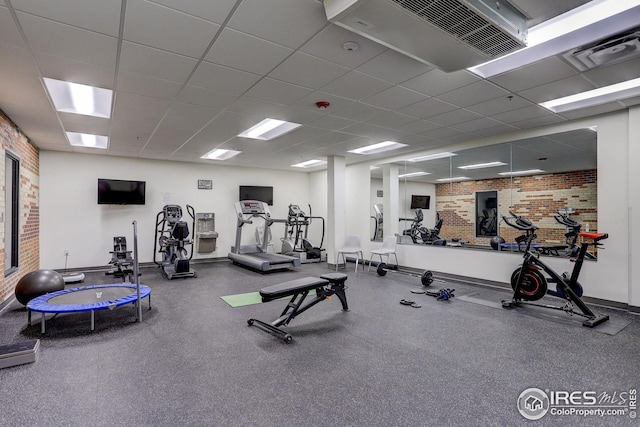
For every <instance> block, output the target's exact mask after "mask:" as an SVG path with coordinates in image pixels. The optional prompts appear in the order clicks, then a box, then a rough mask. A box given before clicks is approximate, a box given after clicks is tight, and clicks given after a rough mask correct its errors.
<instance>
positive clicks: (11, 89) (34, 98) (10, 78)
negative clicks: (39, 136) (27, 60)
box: [0, 70, 51, 110]
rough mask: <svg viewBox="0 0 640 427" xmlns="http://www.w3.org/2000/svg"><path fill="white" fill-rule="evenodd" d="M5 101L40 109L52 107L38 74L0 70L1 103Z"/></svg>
mask: <svg viewBox="0 0 640 427" xmlns="http://www.w3.org/2000/svg"><path fill="white" fill-rule="evenodd" d="M4 103H9V104H16V105H31V106H33V108H34V109H38V110H43V109H47V108H50V107H51V103H50V102H49V99H48V98H47V96H46V94H45V91H44V87H43V85H42V82H41V80H40V79H39V78H38V77H37V76H34V75H31V74H20V73H14V72H11V71H5V70H0V105H3V104H4Z"/></svg>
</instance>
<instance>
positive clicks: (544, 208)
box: [436, 170, 598, 246]
mask: <svg viewBox="0 0 640 427" xmlns="http://www.w3.org/2000/svg"><path fill="white" fill-rule="evenodd" d="M596 181H597V171H596V170H586V171H576V172H566V173H557V174H543V175H533V176H523V177H514V178H513V179H512V178H499V179H488V180H482V181H463V182H454V183H446V184H438V185H436V209H437V211H438V213H439V214H440V216H441V218H443V221H444V222H443V226H442V229H441V233H440V235H441V236H442V237H443V238H445V239H448V240H450V239H452V238H460V239H462V240H465V241H469V242H470V243H473V244H479V245H487V246H488V245H489V244H490V238H488V237H479V238H477V237H475V236H476V233H475V225H476V218H475V216H476V214H475V212H476V211H475V193H476V192H477V191H490V190H495V191H497V192H498V218H500V219H501V218H502V216H503V215H509V210H511V211H513V212H514V213H516V214H517V215H522V216H524V217H526V218H529V219H530V220H531V221H532V222H533V224H534V225H536V226H537V227H539V230H538V232H537V235H538V239H537V240H536V241H537V242H539V243H545V244H564V242H565V237H564V233H565V227H564V226H563V225H561V224H558V223H557V222H556V220H555V219H553V215H554V214H556V213H557V212H558V209H560V208H564V207H571V208H574V209H575V210H576V213H575V214H572V215H571V216H570V217H571V219H573V220H575V221H577V222H579V223H581V224H582V230H583V231H584V229H585V225H586V223H588V224H589V231H591V232H595V231H596V230H597V228H598V223H597V218H598V213H597V205H598V203H597V202H598V195H597V187H596ZM498 234H499V235H500V236H501V237H503V238H504V239H505V241H507V242H513V241H514V238H515V237H516V236H518V235H520V234H522V233H520V232H519V231H518V230H516V229H514V228H511V227H509V226H508V225H506V224H504V223H503V222H502V223H500V225H499V229H498Z"/></svg>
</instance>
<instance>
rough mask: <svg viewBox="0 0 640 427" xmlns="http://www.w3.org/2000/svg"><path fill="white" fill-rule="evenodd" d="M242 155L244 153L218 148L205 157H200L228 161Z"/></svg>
mask: <svg viewBox="0 0 640 427" xmlns="http://www.w3.org/2000/svg"><path fill="white" fill-rule="evenodd" d="M240 153H242V151H236V150H227V149H224V148H216V149H213V150H211V151H209V152H208V153H207V154H205V155H204V156H202V157H200V158H201V159H209V160H228V159H230V158H232V157H235V156H237V155H238V154H240Z"/></svg>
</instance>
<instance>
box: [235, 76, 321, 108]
mask: <svg viewBox="0 0 640 427" xmlns="http://www.w3.org/2000/svg"><path fill="white" fill-rule="evenodd" d="M311 92H312V91H311V89H308V88H305V87H302V86H298V85H293V84H289V83H285V82H281V81H278V80H274V79H269V78H265V79H263V80H261V81H260V82H258V84H256V85H255V86H254V87H252V88H251V89H250V90H249V91H248V92H247V93H246V94H245V95H246V96H248V97H250V98H256V99H261V100H263V101H267V102H273V103H276V104H282V105H291V104H293V103H294V102H296V101H297V100H299V99H300V98H303V97H305V96H307V95H309V94H310V93H311Z"/></svg>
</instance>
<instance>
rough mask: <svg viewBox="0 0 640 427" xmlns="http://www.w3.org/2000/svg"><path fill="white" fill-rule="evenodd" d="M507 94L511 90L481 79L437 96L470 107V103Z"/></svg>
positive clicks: (459, 105)
mask: <svg viewBox="0 0 640 427" xmlns="http://www.w3.org/2000/svg"><path fill="white" fill-rule="evenodd" d="M507 95H510V92H508V91H506V90H504V89H502V88H500V87H498V86H496V85H494V84H492V83H490V82H488V81H486V80H480V81H477V82H475V83H471V84H470V85H467V86H464V87H461V88H458V89H454V90H451V91H449V92H445V93H443V94H440V95H438V96H437V98H438V99H441V100H443V101H446V102H449V103H451V104H454V105H457V106H458V107H468V106H469V105H473V104H478V103H480V102H484V101H488V100H491V99H495V98H500V97H506V96H507Z"/></svg>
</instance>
